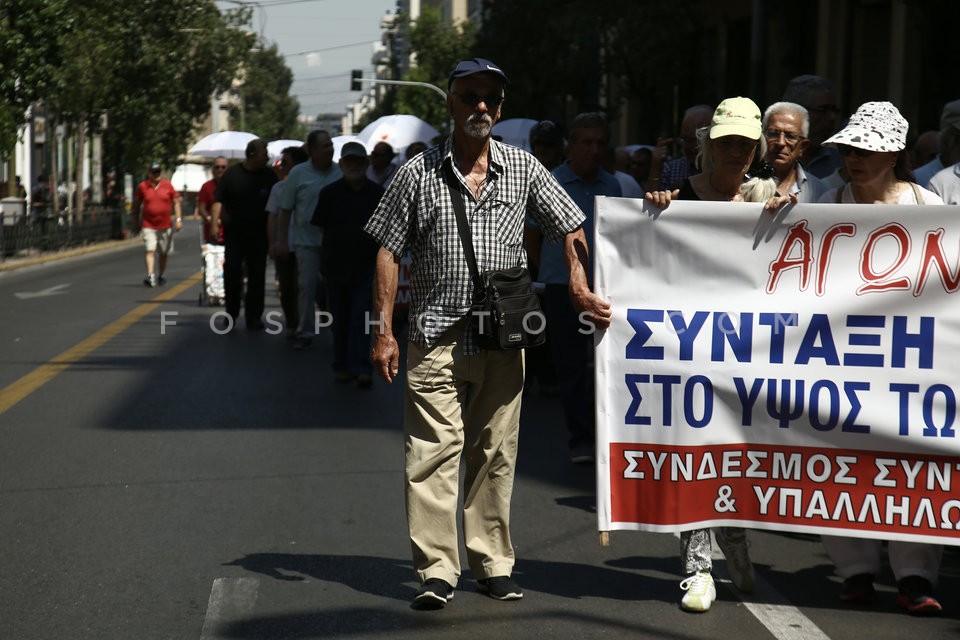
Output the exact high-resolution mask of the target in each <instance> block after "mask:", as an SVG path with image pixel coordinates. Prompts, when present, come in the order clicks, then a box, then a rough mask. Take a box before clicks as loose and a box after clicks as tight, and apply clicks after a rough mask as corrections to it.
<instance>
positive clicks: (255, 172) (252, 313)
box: [210, 138, 277, 330]
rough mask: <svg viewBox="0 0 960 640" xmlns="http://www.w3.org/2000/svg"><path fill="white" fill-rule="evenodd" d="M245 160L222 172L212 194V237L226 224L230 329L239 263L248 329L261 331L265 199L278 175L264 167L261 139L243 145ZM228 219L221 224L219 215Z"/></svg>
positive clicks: (236, 310)
mask: <svg viewBox="0 0 960 640" xmlns="http://www.w3.org/2000/svg"><path fill="white" fill-rule="evenodd" d="M245 156H246V157H245V158H244V161H243V162H241V163H239V164H235V165H233V166H232V167H230V168H229V169H227V171H226V172H225V173H224V174H223V177H222V178H221V179H220V184H218V185H217V190H216V193H215V194H214V200H213V209H212V211H211V213H212V220H211V221H210V234H211V235H212V236H213V237H217V234H218V233H219V229H220V224H221V223H222V224H223V225H224V245H225V247H224V253H225V255H224V263H223V278H224V289H225V294H226V296H225V297H226V307H227V313H228V314H230V317H231V318H232V321H231V322H229V323H228V326H227V327H225V328H226V329H227V330H230V329H232V328H233V324H234V323H235V322H236V320H237V317H238V316H239V315H240V299H241V298H242V297H243V264H244V262H246V264H247V296H246V299H245V300H244V305H243V308H244V315H245V316H246V321H247V329H251V330H258V329H263V320H262V319H261V316H262V315H263V293H264V291H263V290H264V280H265V279H266V271H267V212H266V205H267V198H268V197H269V196H270V189H271V188H272V187H273V185H274V183H275V182H276V181H277V175H276V174H275V173H274V172H273V170H272V169H270V168H268V167H267V159H268V157H267V143H266V142H265V141H264V140H261V139H260V138H257V139H256V140H251V141H250V142H249V143H247V149H246V153H245ZM222 211H225V212H226V215H225V216H224V219H223V220H222V221H221V219H220V217H221V212H222Z"/></svg>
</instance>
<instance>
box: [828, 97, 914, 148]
mask: <svg viewBox="0 0 960 640" xmlns="http://www.w3.org/2000/svg"><path fill="white" fill-rule="evenodd" d="M909 127H910V124H909V123H908V122H907V120H906V118H904V117H903V116H902V115H900V112H899V111H898V110H897V108H896V107H895V106H893V105H892V104H891V103H889V102H864V103H863V104H862V105H860V106H859V107H858V108H857V110H856V112H855V113H854V114H853V115H852V116H850V121H849V122H847V126H845V127H844V128H843V129H841V130H840V131H838V132H837V133H835V134H833V135H832V136H830V137H829V138H827V139H826V140H824V141H823V144H824V145H838V144H845V145H849V146H851V147H857V148H858V149H867V150H869V151H901V150H903V149H904V148H906V146H907V129H908V128H909Z"/></svg>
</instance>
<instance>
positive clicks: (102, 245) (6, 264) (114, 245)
mask: <svg viewBox="0 0 960 640" xmlns="http://www.w3.org/2000/svg"><path fill="white" fill-rule="evenodd" d="M142 243H143V241H142V240H141V239H140V237H139V236H134V237H132V238H127V239H125V240H107V241H104V242H95V243H93V244H88V245H86V246H83V247H74V248H72V249H64V250H62V251H50V252H46V253H37V254H35V255H28V256H18V257H12V258H3V259H2V260H0V273H3V272H5V271H13V270H16V269H20V268H22V267H32V266H35V265H39V264H46V263H48V262H54V261H56V260H66V259H67V258H75V257H77V256H83V255H87V254H89V253H101V252H105V251H118V250H120V249H126V248H128V247H133V246H136V245H138V244H142Z"/></svg>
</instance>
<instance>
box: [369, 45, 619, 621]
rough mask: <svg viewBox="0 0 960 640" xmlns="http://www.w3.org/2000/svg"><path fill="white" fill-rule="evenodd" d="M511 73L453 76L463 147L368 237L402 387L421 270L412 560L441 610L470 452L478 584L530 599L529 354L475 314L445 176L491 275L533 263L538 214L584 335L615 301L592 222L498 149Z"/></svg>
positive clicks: (389, 200) (393, 190)
mask: <svg viewBox="0 0 960 640" xmlns="http://www.w3.org/2000/svg"><path fill="white" fill-rule="evenodd" d="M507 82H508V80H507V76H506V74H505V73H504V72H503V71H501V70H500V69H499V68H498V67H497V66H496V65H495V64H493V63H492V62H490V61H489V60H484V59H482V58H474V59H473V60H465V61H463V62H461V63H459V64H458V65H457V67H456V69H454V71H453V73H451V75H450V83H449V87H448V88H449V93H448V95H447V109H448V111H449V113H450V116H451V117H452V119H453V122H454V129H453V135H452V137H451V138H450V139H449V140H447V141H446V142H444V143H443V144H441V145H440V146H438V147H434V148H432V149H429V150H428V151H426V152H424V153H423V154H421V155H419V156H418V157H417V158H415V159H414V160H412V161H410V162H407V163H406V164H405V165H403V167H401V168H400V170H399V171H398V172H397V174H396V177H395V178H394V180H393V183H392V184H391V185H390V188H389V189H388V190H387V192H386V194H384V196H383V198H382V199H381V201H380V205H379V207H378V208H377V210H376V212H375V213H374V214H373V217H372V218H371V219H370V221H369V222H368V223H367V226H366V231H367V232H368V233H370V235H372V236H373V237H374V238H375V239H376V240H377V241H378V242H379V243H380V245H381V247H380V250H379V253H378V255H377V272H376V281H375V284H374V315H375V317H377V319H378V320H379V324H378V325H377V326H376V327H375V335H374V346H373V351H372V356H371V358H372V360H373V364H374V370H375V371H377V372H378V373H379V374H380V375H381V376H382V377H383V379H384V380H386V381H387V382H392V381H393V380H394V379H395V378H396V376H397V375H398V373H399V348H398V345H397V341H396V338H395V337H394V335H393V330H392V326H391V321H392V316H393V301H394V297H395V295H396V290H397V276H398V265H399V262H400V256H401V254H402V253H403V249H404V247H405V246H406V245H407V244H409V245H410V248H411V252H412V255H413V265H412V268H411V293H412V300H411V306H410V333H409V349H408V353H407V393H406V401H405V407H404V438H405V449H406V505H407V521H408V527H409V532H410V540H411V545H412V548H413V564H414V568H415V569H416V571H417V575H418V577H419V579H420V582H421V586H420V588H419V590H418V591H417V593H416V595H415V596H414V602H413V604H414V606H415V607H417V608H422V609H439V608H441V607H443V606H444V605H446V603H447V602H448V601H449V600H450V599H451V598H452V597H453V589H454V587H455V586H456V584H457V580H458V579H459V577H460V561H459V554H458V551H457V549H458V544H457V520H458V518H457V493H458V473H459V465H460V458H461V454H464V455H465V456H466V460H467V467H466V477H465V478H464V513H463V528H464V539H465V541H466V548H467V561H468V564H469V567H470V569H471V570H472V571H473V575H474V576H475V577H476V579H477V588H478V589H479V590H480V591H482V592H483V593H486V594H487V595H489V596H491V597H493V598H496V599H498V600H516V599H519V598H521V597H522V595H523V592H522V591H521V590H520V587H519V586H517V584H516V583H515V582H514V581H513V579H512V578H511V577H510V574H511V572H512V570H513V563H514V553H513V546H512V544H511V542H510V526H509V524H510V496H511V493H512V491H513V478H514V470H515V467H516V458H517V440H518V434H519V426H520V397H521V392H522V390H523V370H524V362H523V352H522V351H519V350H517V351H484V350H479V349H478V348H477V336H476V335H475V334H474V333H473V330H472V329H471V328H470V323H469V319H468V317H467V314H468V311H469V309H470V304H471V299H472V292H473V281H472V280H471V276H470V271H469V268H468V267H467V263H466V260H465V258H464V252H463V247H462V245H461V243H460V236H459V234H458V232H457V223H456V217H455V214H454V208H453V203H452V200H451V195H450V192H449V190H448V186H447V181H446V176H447V175H448V173H447V172H448V171H449V170H450V169H452V171H453V176H454V179H455V184H456V188H457V191H458V192H459V193H457V196H458V197H462V198H463V201H464V205H465V207H466V212H467V219H468V220H469V223H470V228H471V230H472V234H473V243H474V248H475V253H476V259H477V266H478V268H479V270H480V271H481V272H483V271H486V270H489V269H502V268H508V267H513V266H516V265H521V264H525V262H526V255H525V253H524V250H523V242H522V230H523V220H524V215H525V214H527V213H529V214H530V215H532V216H533V217H534V218H535V219H536V220H537V221H538V222H539V223H540V224H541V226H542V228H543V230H544V233H545V234H546V235H547V236H549V237H550V238H552V239H553V240H555V241H563V242H564V243H565V246H566V256H567V263H568V265H569V268H570V271H571V273H570V294H571V297H572V299H573V302H574V305H575V306H576V307H577V309H579V310H582V311H583V312H584V315H583V318H584V321H585V326H586V327H587V328H590V326H591V323H592V325H593V326H596V327H597V328H601V329H603V328H606V327H607V326H609V324H610V305H609V304H608V303H607V302H606V301H604V300H602V299H601V298H599V297H598V296H596V295H594V294H593V293H592V292H591V291H590V289H589V287H588V285H587V277H586V271H585V269H586V264H587V254H586V251H587V250H586V247H587V243H586V239H585V237H584V234H583V231H582V229H581V228H580V224H581V223H582V222H583V220H584V215H583V213H582V212H581V211H580V210H579V209H578V208H577V206H576V205H575V204H574V203H573V201H572V200H570V198H569V197H568V196H567V195H566V193H565V192H564V190H563V189H562V188H561V187H560V185H559V184H557V182H556V180H554V178H553V177H552V176H551V175H550V173H549V172H548V171H547V170H546V169H544V168H543V166H542V165H541V164H540V163H539V162H538V161H537V160H536V158H534V157H533V156H532V155H530V154H528V153H527V152H525V151H522V150H520V149H518V148H516V147H511V146H508V145H505V144H501V143H499V142H496V141H493V140H491V137H490V132H491V128H492V127H493V125H494V123H495V122H496V121H497V120H498V119H499V118H500V105H501V103H502V102H503V96H504V88H505V87H506V85H507Z"/></svg>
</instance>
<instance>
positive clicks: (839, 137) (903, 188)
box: [820, 102, 943, 204]
mask: <svg viewBox="0 0 960 640" xmlns="http://www.w3.org/2000/svg"><path fill="white" fill-rule="evenodd" d="M908 126H909V125H908V123H907V121H906V119H905V118H904V117H903V116H902V115H900V112H899V111H898V110H897V108H896V107H895V106H893V105H892V104H890V103H889V102H866V103H864V104H862V105H860V107H859V108H858V109H857V111H856V112H855V113H854V114H853V115H852V116H850V121H849V122H848V123H847V126H845V127H844V128H843V129H841V130H840V131H839V132H838V133H836V134H834V135H833V136H831V137H830V138H828V139H827V140H825V141H824V143H823V144H824V145H825V146H832V147H836V148H837V151H839V152H840V156H841V157H842V158H843V165H844V167H845V168H846V170H847V174H848V175H849V176H850V183H849V184H847V185H844V186H842V187H840V188H838V189H832V190H830V191H828V192H827V193H825V194H824V195H823V197H822V198H821V199H820V202H846V203H855V204H943V200H941V199H940V196H938V195H937V194H935V193H933V192H932V191H928V190H927V189H924V188H923V187H921V186H919V185H917V184H916V183H915V182H914V179H913V174H912V173H911V171H910V161H909V158H907V154H906V153H904V148H905V147H906V146H907V127H908Z"/></svg>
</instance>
